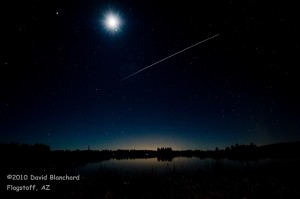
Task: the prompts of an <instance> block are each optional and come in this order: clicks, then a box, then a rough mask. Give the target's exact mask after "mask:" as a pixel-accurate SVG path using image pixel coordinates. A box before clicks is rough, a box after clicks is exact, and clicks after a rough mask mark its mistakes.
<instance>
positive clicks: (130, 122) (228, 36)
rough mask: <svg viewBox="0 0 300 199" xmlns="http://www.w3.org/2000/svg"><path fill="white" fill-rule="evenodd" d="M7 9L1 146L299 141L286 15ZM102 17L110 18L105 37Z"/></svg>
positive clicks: (235, 8) (250, 9)
mask: <svg viewBox="0 0 300 199" xmlns="http://www.w3.org/2000/svg"><path fill="white" fill-rule="evenodd" d="M10 2H11V3H10V4H8V3H7V4H5V3H4V4H3V5H2V6H1V15H2V16H1V35H2V36H1V47H0V48H1V54H0V65H1V68H0V78H1V79H0V89H1V92H0V142H5V143H10V142H20V143H28V144H34V143H37V142H38V143H44V144H48V145H50V146H51V149H72V150H73V149H87V148H88V146H90V148H91V149H119V148H121V149H156V148H157V147H172V148H173V149H178V150H181V149H203V150H206V149H214V148H215V147H219V148H224V147H226V146H230V145H233V144H249V143H250V142H253V143H254V144H257V145H264V144H270V143H277V142H286V141H299V140H300V116H299V111H300V106H299V102H300V97H299V96H300V94H299V90H300V89H299V85H300V78H299V72H298V68H299V66H300V64H299V61H298V59H296V58H298V57H299V42H298V41H299V35H300V34H299V32H297V30H296V29H298V28H299V27H298V26H299V21H297V17H296V13H297V12H299V11H298V10H296V8H297V6H295V5H292V4H288V3H287V2H286V1H284V2H280V3H275V2H271V3H270V4H267V3H264V4H263V3H261V1H243V2H241V1H213V0H206V1H186V0H182V1H168V2H167V1H164V2H163V3H162V1H99V0H98V1H88V0H85V1H71V0H70V1H62V0H51V1H14V2H12V1H10ZM109 13H114V14H115V15H117V16H118V17H119V18H120V26H119V27H118V28H116V29H114V30H108V29H107V27H106V26H105V22H104V20H105V18H106V16H107V14H109ZM217 34H219V36H217V37H215V38H213V39H211V40H209V41H206V42H204V43H202V44H200V45H197V46H195V47H193V48H191V49H189V50H187V51H184V52H182V53H180V54H177V55H176V56H173V57H172V58H170V59H167V60H165V61H163V62H161V63H158V64H156V65H154V66H152V67H150V68H148V69H146V70H144V71H142V72H140V73H138V74H137V75H134V76H132V77H130V78H128V79H126V80H124V81H121V82H120V80H121V79H123V78H124V77H126V76H128V75H130V74H132V73H134V72H136V71H138V70H141V69H143V68H144V67H147V66H149V65H151V64H153V63H155V62H157V61H159V60H161V59H163V58H165V57H167V56H169V55H171V54H173V53H176V52H178V51H180V50H182V49H184V48H187V47H189V46H191V45H193V44H195V43H197V42H200V41H202V40H205V39H207V38H209V37H212V36H214V35H217ZM296 53H297V57H296Z"/></svg>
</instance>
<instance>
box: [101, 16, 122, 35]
mask: <svg viewBox="0 0 300 199" xmlns="http://www.w3.org/2000/svg"><path fill="white" fill-rule="evenodd" d="M104 24H105V28H106V29H107V30H109V31H111V32H116V31H118V30H119V28H120V25H121V20H120V17H119V16H118V15H117V14H114V13H112V12H111V13H108V14H107V15H106V16H105V20H104Z"/></svg>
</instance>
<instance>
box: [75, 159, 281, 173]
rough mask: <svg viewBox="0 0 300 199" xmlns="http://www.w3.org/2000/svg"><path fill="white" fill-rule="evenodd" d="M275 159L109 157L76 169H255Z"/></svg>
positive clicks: (190, 170) (83, 170)
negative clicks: (167, 159)
mask: <svg viewBox="0 0 300 199" xmlns="http://www.w3.org/2000/svg"><path fill="white" fill-rule="evenodd" d="M274 161H276V160H271V159H262V160H257V161H236V160H229V159H219V160H217V159H212V158H205V159H199V158H195V157H192V158H188V157H175V158H173V159H171V160H169V161H166V160H162V159H157V158H147V159H118V160H117V159H110V160H106V161H101V162H96V163H88V164H87V165H85V166H82V167H78V168H77V170H78V172H80V173H94V172H97V170H99V169H107V168H108V169H112V170H117V171H125V172H137V171H149V170H151V171H154V172H162V171H163V172H165V171H173V170H176V171H184V172H193V171H196V170H201V171H204V172H209V171H213V170H216V169H217V170H220V169H226V170H235V171H238V170H244V169H255V168H257V167H263V166H268V165H270V164H272V163H273V162H274Z"/></svg>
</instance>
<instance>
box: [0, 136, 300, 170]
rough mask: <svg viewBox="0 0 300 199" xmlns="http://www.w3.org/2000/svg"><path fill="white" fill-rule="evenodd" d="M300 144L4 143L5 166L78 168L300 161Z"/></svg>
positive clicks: (1, 153)
mask: <svg viewBox="0 0 300 199" xmlns="http://www.w3.org/2000/svg"><path fill="white" fill-rule="evenodd" d="M298 151H300V142H289V143H280V144H272V145H265V146H260V147H258V146H256V145H255V144H253V143H251V144H249V145H239V144H236V145H232V146H230V147H226V148H225V149H219V148H218V147H216V148H215V150H206V151H204V150H181V151H178V150H172V148H171V147H162V148H157V150H156V151H155V150H121V149H118V150H101V151H100V150H91V149H90V148H88V150H73V151H70V150H51V149H50V146H48V145H45V144H40V143H37V144H34V145H28V144H19V143H11V144H5V143H2V144H1V143H0V155H1V157H2V159H3V160H4V161H3V162H4V163H2V164H1V166H3V165H6V166H8V167H11V166H16V165H20V164H21V165H22V166H26V165H27V166H28V167H32V166H47V167H49V166H53V167H55V166H76V165H84V164H86V163H88V162H97V161H103V160H109V159H138V158H157V160H158V161H172V159H173V158H175V157H198V158H214V159H221V158H228V159H233V160H257V159H260V158H298V154H297V152H298Z"/></svg>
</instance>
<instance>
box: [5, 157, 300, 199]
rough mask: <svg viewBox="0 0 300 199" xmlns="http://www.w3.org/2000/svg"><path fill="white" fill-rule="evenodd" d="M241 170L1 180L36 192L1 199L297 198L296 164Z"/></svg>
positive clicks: (101, 172) (104, 170)
mask: <svg viewBox="0 0 300 199" xmlns="http://www.w3.org/2000/svg"><path fill="white" fill-rule="evenodd" d="M241 165H244V166H241V167H240V168H238V169H237V168H232V167H228V166H227V165H225V164H223V163H222V161H219V162H218V161H217V162H216V163H215V164H214V165H212V166H211V167H210V169H209V170H206V171H203V170H201V169H199V170H196V171H189V170H188V169H181V168H179V167H169V168H166V169H165V171H163V172H156V170H154V169H148V170H144V171H139V170H137V171H136V172H127V171H126V170H122V169H113V168H108V167H101V168H99V169H98V170H97V171H96V172H93V173H89V174H81V175H80V180H73V181H70V180H69V181H53V180H52V181H50V180H49V179H48V180H40V181H37V180H36V181H29V180H27V181H24V180H23V181H12V180H5V184H3V183H1V192H2V191H3V189H6V185H7V184H14V185H23V184H27V185H30V184H35V185H36V186H37V187H38V188H39V190H38V191H36V190H35V191H19V192H16V191H6V190H5V191H4V192H2V193H3V194H1V195H3V196H5V197H1V198H33V197H35V198H86V199H93V198H149V199H150V198H178V199H179V198H239V199H242V198H300V183H299V178H300V175H299V168H300V162H299V159H293V160H291V159H289V160H279V161H275V162H274V163H272V164H269V165H262V166H259V167H256V168H253V167H248V166H247V165H248V164H247V162H243V163H241ZM6 172H7V171H6ZM6 172H5V173H6ZM12 172H17V171H12ZM21 173H23V174H26V173H28V174H29V173H31V174H32V173H34V175H39V174H40V175H45V174H50V173H51V174H52V173H55V174H56V175H66V173H67V174H68V175H70V176H71V175H78V173H76V170H73V171H70V170H64V169H57V168H56V169H55V171H54V170H52V171H51V169H50V170H45V171H42V170H40V171H38V172H37V171H36V170H35V171H33V170H32V171H30V169H28V170H27V171H24V170H23V171H22V172H21ZM2 174H3V173H2ZM3 177H5V176H3V175H2V176H1V178H2V179H3ZM43 185H50V186H49V187H48V188H49V189H50V190H45V189H44V190H42V187H43ZM44 188H47V187H44Z"/></svg>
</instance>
